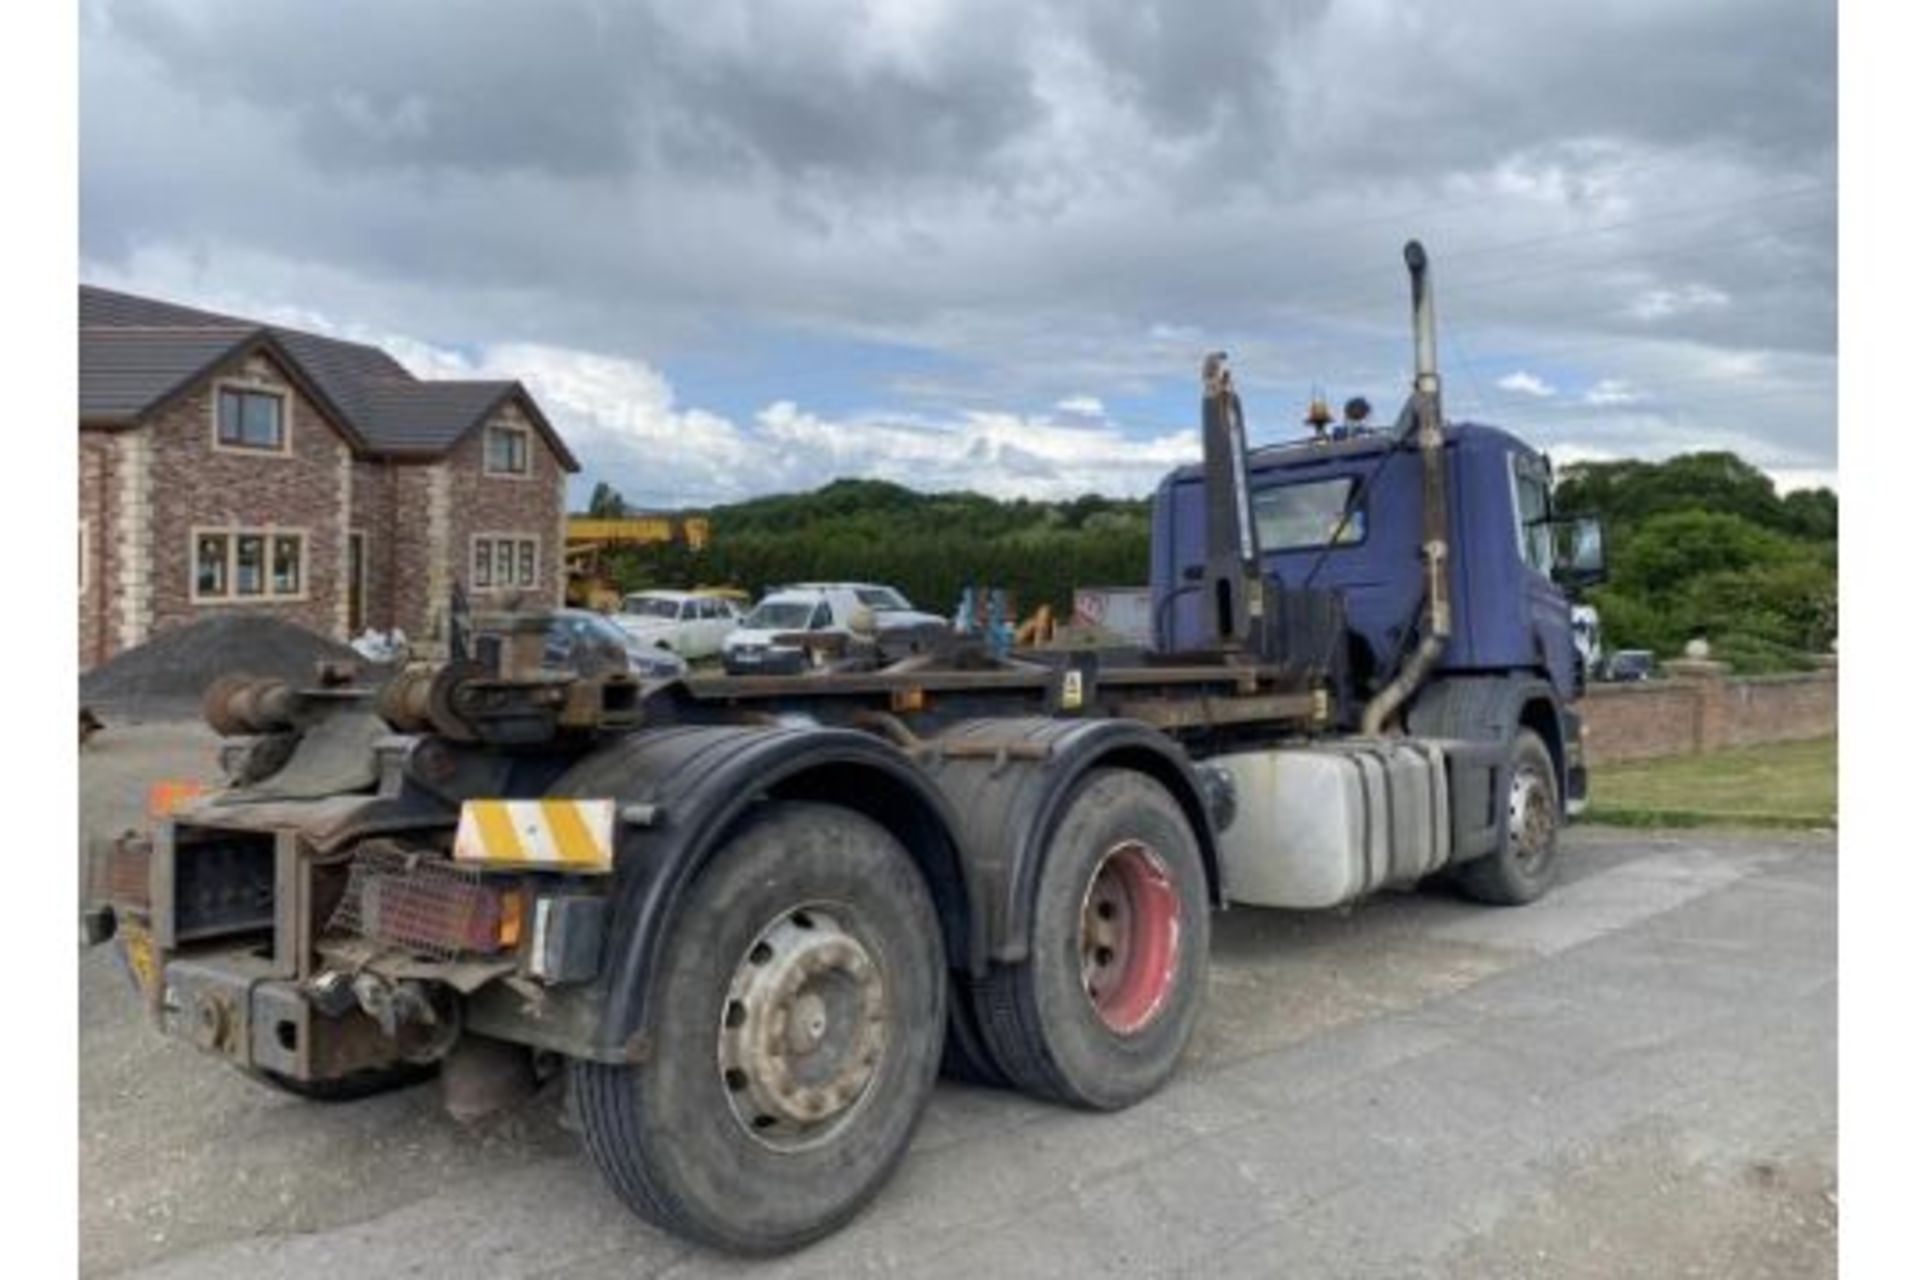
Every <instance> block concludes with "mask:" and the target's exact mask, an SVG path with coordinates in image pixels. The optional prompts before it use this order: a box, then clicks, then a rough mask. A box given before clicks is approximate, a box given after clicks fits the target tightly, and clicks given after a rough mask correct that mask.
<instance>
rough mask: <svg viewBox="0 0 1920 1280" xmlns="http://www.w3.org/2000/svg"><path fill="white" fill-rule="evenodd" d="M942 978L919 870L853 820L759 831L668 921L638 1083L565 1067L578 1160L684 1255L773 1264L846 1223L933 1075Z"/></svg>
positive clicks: (762, 824)
mask: <svg viewBox="0 0 1920 1280" xmlns="http://www.w3.org/2000/svg"><path fill="white" fill-rule="evenodd" d="M946 992H947V973H946V965H945V958H944V954H943V948H942V944H941V932H940V921H939V917H938V916H937V915H936V913H935V911H934V906H933V900H932V897H931V896H930V894H929V893H928V891H927V887H926V883H925V882H924V881H923V880H922V879H921V876H920V872H919V870H918V868H916V867H915V866H914V863H913V861H912V859H911V858H910V857H909V856H908V854H907V852H906V850H905V849H904V848H902V847H901V845H900V843H899V842H898V841H897V840H895V839H894V838H893V836H892V835H890V834H889V833H888V832H887V831H886V830H885V829H884V828H882V827H880V826H879V825H877V824H876V823H874V822H872V821H870V820H869V819H867V818H865V817H863V816H861V815H859V814H857V813H853V812H851V811H849V810H846V809H840V808H836V807H833V806H830V805H819V804H801V803H791V802H782V803H777V804H770V805H767V806H766V807H765V808H764V809H763V810H762V811H761V812H760V813H758V814H756V815H755V816H754V817H752V818H750V819H749V820H748V821H747V823H746V824H745V825H744V826H743V827H742V828H741V829H740V830H739V831H738V833H737V834H735V835H734V836H733V837H732V838H731V839H730V840H729V841H728V843H727V845H726V847H725V848H723V849H721V850H720V851H719V853H717V854H716V855H715V857H714V859H713V861H712V862H711V863H710V864H708V866H707V867H706V868H705V869H704V870H702V871H701V872H700V874H699V877H698V878H697V879H696V880H695V882H694V884H693V886H692V887H691V888H690V889H689V890H688V892H687V895H686V898H685V899H684V901H683V902H682V903H681V904H680V907H679V908H678V911H677V917H676V922H675V924H674V926H673V929H672V932H671V934H670V935H669V937H668V939H667V945H666V950H665V953H664V961H663V963H662V965H661V969H660V972H659V973H658V975H657V976H656V977H655V979H654V988H653V991H652V995H651V998H652V1007H651V1008H652V1012H651V1026H650V1027H649V1029H648V1030H649V1037H650V1042H651V1045H652V1051H651V1055H650V1058H649V1060H648V1061H647V1062H646V1063H645V1064H644V1065H640V1066H608V1065H604V1064H598V1063H579V1062H577V1063H574V1064H573V1065H572V1067H571V1070H572V1072H573V1080H572V1083H573V1087H574V1091H575V1095H576V1097H577V1098H578V1099H579V1111H580V1119H581V1127H582V1129H583V1131H584V1135H585V1138H586V1145H587V1149H588V1151H589V1152H590V1153H591V1154H592V1156H593V1159H594V1162H595V1163H596V1164H597V1165H598V1166H599V1168H600V1170H601V1172H602V1173H603V1174H604V1175H605V1176H606V1178H607V1181H608V1182H609V1184H611V1186H612V1188H613V1190H614V1192H615V1194H617V1195H618V1196H619V1197H620V1199H621V1200H622V1201H624V1202H625V1203H626V1205H627V1206H628V1207H629V1208H631V1209H632V1210H634V1211H635V1212H636V1213H638V1214H640V1215H641V1216H642V1217H644V1218H646V1219H648V1220H649V1221H651V1222H654V1223H656V1224H657V1225H659V1226H662V1227H664V1228H666V1229H668V1230H670V1231H673V1232H676V1233H678V1234H680V1235H683V1236H687V1237H689V1238H692V1239H695V1240H698V1241H700V1242H702V1243H705V1244H710V1245H713V1246H716V1247H718V1248H723V1249H729V1250H734V1251H738V1252H744V1253H775V1252H779V1251H782V1250H786V1249H791V1248H795V1247H797V1246H799V1245H802V1244H805V1243H806V1242H808V1241H810V1240H813V1239H816V1238H818V1237H820V1236H823V1235H826V1234H827V1233H829V1232H831V1231H833V1230H834V1229H835V1228H837V1227H839V1226H840V1225H842V1224H843V1223H845V1222H846V1221H847V1220H848V1219H850V1218H851V1217H853V1215H854V1214H855V1213H857V1212H858V1211H859V1209H860V1208H861V1207H862V1206H863V1205H865V1204H866V1202H867V1201H868V1200H870V1199H871V1198H872V1197H873V1196H874V1195H875V1194H876V1193H877V1192H878V1191H879V1189H880V1187H881V1185H882V1184H883V1183H885V1181H886V1179H887V1177H888V1176H889V1175H890V1174H891V1173H892V1172H893V1169H894V1166H895V1165H896V1164H898V1162H899V1160H900V1158H901V1157H902V1156H903V1155H904V1154H905V1152H906V1149H907V1143H908V1141H909V1140H910V1139H911V1138H912V1136H913V1131H914V1128H915V1126H916V1125H917V1124H918V1123H919V1119H920V1114H921V1112H922V1111H923V1110H924V1109H925V1106H926V1102H927V1099H928V1097H929V1095H930V1094H931V1092H932V1089H933V1082H934V1077H935V1074H936V1072H937V1070H938V1068H939V1064H940V1050H941V1040H942V1034H943V1031H944V1021H945V1016H946Z"/></svg>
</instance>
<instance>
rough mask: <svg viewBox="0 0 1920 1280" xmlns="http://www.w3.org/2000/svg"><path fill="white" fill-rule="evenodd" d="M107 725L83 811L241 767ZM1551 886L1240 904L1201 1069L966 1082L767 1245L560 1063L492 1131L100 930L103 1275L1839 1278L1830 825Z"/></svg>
mask: <svg viewBox="0 0 1920 1280" xmlns="http://www.w3.org/2000/svg"><path fill="white" fill-rule="evenodd" d="M212 748H213V741H212V737H211V735H210V734H208V733H207V732H206V731H205V730H203V729H199V728H198V727H197V726H192V725H178V724H175V725H147V726H135V727H128V726H119V725H115V726H110V727H109V729H108V730H107V731H106V732H104V733H103V734H102V735H101V736H100V737H98V738H96V739H95V741H94V743H93V744H91V745H90V746H89V747H87V748H86V749H85V750H84V751H83V752H82V753H81V787H82V796H83V810H84V812H83V815H82V820H83V823H84V822H86V821H93V822H98V823H103V824H108V825H126V824H128V823H130V822H133V821H134V820H135V819H136V818H137V816H138V814H139V812H140V808H141V805H142V802H143V797H144V788H145V783H146V781H148V780H150V779H153V778H157V777H162V776H183V775H185V774H188V773H200V774H202V775H208V776H210V775H211V773H212V768H213V757H212ZM1563 854H1564V856H1563V881H1562V884H1561V885H1560V887H1559V888H1558V889H1557V890H1556V891H1555V892H1554V893H1553V894H1552V895H1551V896H1549V897H1548V898H1546V899H1544V900H1543V901H1541V902H1539V903H1536V904H1534V905H1533V906H1530V907H1526V908H1520V909H1504V910H1503V909H1497V908H1489V907H1482V906H1476V905H1473V904H1470V903H1466V902H1462V901H1459V900H1456V899H1454V898H1452V897H1449V896H1446V895H1444V894H1440V893H1424V892H1423V893H1413V894H1392V895H1386V896H1383V897H1380V898H1377V899H1375V900H1372V901H1370V902H1368V903H1365V904H1363V905H1361V906H1360V907H1358V908H1356V909H1354V910H1351V911H1348V912H1336V913H1316V914H1302V913H1289V912H1278V911H1263V910H1252V909H1238V908H1237V909H1234V910H1231V911H1228V912H1226V913H1224V914H1222V915H1219V916H1217V917H1216V918H1215V924H1214V946H1213V969H1212V974H1213V976H1212V986H1211V989H1210V991H1209V993H1208V1003H1207V1009H1206V1013H1205V1015H1204V1017H1203V1019H1202V1023H1201V1028H1200V1031H1199V1033H1198V1035H1197V1036H1196V1038H1195V1042H1194V1044H1193V1046H1192V1048H1191V1049H1190V1051H1189V1053H1188V1056H1187V1059H1186V1061H1185V1062H1184V1064H1183V1066H1182V1069H1181V1071H1180V1073H1179V1074H1178V1075H1177V1076H1176V1077H1175V1078H1174V1080H1173V1082H1172V1083H1171V1084H1170V1085H1169V1086H1168V1087H1167V1088H1166V1089H1165V1090H1163V1091H1162V1092H1161V1093H1160V1094H1158V1095H1156V1096H1155V1097H1153V1098H1151V1099H1149V1100H1147V1101H1146V1102H1144V1103H1142V1104H1141V1105H1139V1106H1137V1107H1135V1108H1133V1109H1132V1110H1130V1111H1127V1112H1125V1113H1122V1114H1119V1115H1086V1114H1080V1113H1076V1112H1071V1111H1066V1110H1062V1109H1059V1108H1055V1107H1049V1106H1043V1105H1039V1104H1036V1103H1033V1102H1029V1101H1027V1100H1026V1099H1024V1098H1021V1097H1018V1096H1016V1095H1012V1094H1004V1093H996V1092H993V1091H987V1090H979V1089H971V1088H964V1087H961V1086H957V1085H952V1084H948V1083H945V1082H942V1084H941V1086H940V1088H939V1090H938V1091H937V1093H936V1095H935V1098H934V1101H933V1105H932V1106H931V1108H930V1109H929V1111H928V1113H927V1116H926V1119H925V1121H924V1123H923V1124H922V1127H921V1129H920V1132H919V1135H918V1137H917V1139H916V1141H915V1143H914V1148H913V1150H912V1152H911V1153H910V1155H909V1157H908V1159H907V1161H906V1163H905V1164H904V1165H903V1167H902V1168H901V1170H900V1172H899V1174H898V1175H897V1176H896V1177H895V1178H894V1180H893V1181H892V1182H891V1183H890V1184H889V1186H888V1187H887V1188H886V1189H885V1191H883V1193H882V1194H881V1196H880V1198H879V1199H878V1200H877V1201H876V1202H875V1203H874V1204H873V1205H871V1206H870V1207H869V1208H868V1210H867V1211H866V1213H865V1214H864V1215H862V1216H861V1217H860V1218H859V1219H857V1220H856V1221H855V1222H854V1223H853V1224H852V1225H851V1226H850V1227H848V1228H847V1229H846V1230H844V1231H842V1232H841V1233H839V1234H838V1235H836V1236H834V1237H832V1238H830V1239H828V1240H826V1241H824V1242H822V1243H820V1244H818V1245H815V1246H813V1247H812V1248H810V1249H808V1250H805V1251H803V1252H800V1253H798V1254H794V1255H790V1256H788V1257H785V1258H781V1259H777V1260H774V1261H772V1262H768V1263H748V1262H742V1261H738V1260H734V1259H729V1258H725V1257H721V1256H717V1255H714V1254H712V1253H708V1252H705V1251H702V1250H699V1249H695V1248H691V1247H689V1246H686V1245H683V1244H681V1243H679V1242H678V1241H676V1240H674V1239H672V1238H670V1237H668V1236H665V1235H663V1234H661V1233H659V1232H656V1231H653V1230H651V1229H650V1228H648V1227H646V1226H644V1225H643V1224H641V1223H639V1222H638V1221H636V1220H635V1219H633V1218H631V1217H629V1216H628V1215H627V1214H626V1212H625V1211H624V1210H623V1209H622V1208H621V1207H620V1205H619V1204H618V1203H617V1202H616V1201H615V1200H614V1198H613V1197H612V1195H611V1194H610V1193H608V1192H607V1191H606V1190H605V1189H603V1187H602V1186H601V1184H600V1182H599V1180H598V1177H597V1175H596V1174H595V1173H594V1171H593V1169H592V1168H591V1167H590V1166H589V1164H588V1163H587V1161H586V1159H585V1157H584V1156H583V1155H582V1154H580V1153H579V1151H578V1149H577V1143H576V1139H575V1137H574V1136H573V1134H572V1133H570V1132H569V1131H568V1130H567V1129H566V1128H565V1127H564V1125H563V1106H562V1100H561V1099H560V1097H559V1096H558V1095H559V1089H558V1088H557V1087H549V1088H548V1089H547V1090H545V1091H544V1092H543V1093H541V1094H540V1095H538V1096H536V1097H535V1098H534V1099H532V1100H531V1101H529V1102H528V1103H526V1104H525V1105H523V1106H521V1107H518V1108H516V1109H513V1110H511V1111H509V1112H506V1113H504V1114H501V1115H497V1116H495V1117H492V1118H491V1119H489V1120H487V1121H484V1122H481V1123H479V1124H477V1125H474V1126H471V1127H462V1126H460V1125H458V1124H456V1123H455V1122H453V1121H452V1120H450V1119H448V1118H447V1117H446V1116H445V1115H444V1114H443V1113H442V1112H441V1111H440V1109H439V1106H438V1097H437V1091H436V1088H435V1087H434V1086H432V1085H426V1086H421V1087H418V1088H414V1089H410V1090H406V1091H404V1092H401V1093H398V1094H390V1095H387V1096H385V1097H381V1098H376V1099H373V1100H370V1101H366V1102H360V1103H353V1104H347V1105H338V1106H323V1105H318V1104H313V1103H305V1102H300V1101H297V1100H294V1099H291V1098H287V1097H283V1096H281V1095H279V1094H277V1093H275V1092H273V1091H271V1090H269V1089H267V1088H265V1087H263V1086H261V1085H258V1084H255V1083H253V1082H251V1081H249V1080H247V1079H246V1078H244V1077H242V1076H240V1075H239V1074H237V1073H236V1072H234V1071H232V1070H230V1069H228V1068H225V1067H223V1066H221V1065H220V1064H218V1063H216V1062H214V1061H212V1060H211V1059H208V1058H204V1057H202V1056H201V1055H200V1054H198V1053H197V1052H195V1051H194V1050H193V1049H191V1048H189V1047H188V1046H186V1045H184V1044H181V1043H178V1042H174V1041H169V1040H165V1039H162V1038H161V1037H160V1036H159V1035H158V1033H156V1032H154V1031H153V1030H152V1029H151V1028H150V1027H149V1026H148V1025H147V1024H146V1023H145V1021H144V1020H143V1017H142V1014H141V1011H140V1009H139V1007H138V1005H137V1003H136V1000H135V997H134V994H133V990H132V987H131V985H130V983H129V980H128V979H127V977H126V976H125V974H124V973H123V971H122V969H121V967H120V964H119V961H118V957H117V956H116V955H115V954H114V952H113V949H112V948H109V947H103V948H97V949H95V950H93V951H91V952H86V953H83V954H82V956H81V957H80V961H79V969H80V972H79V993H80V994H79V998H80V1024H81V1029H80V1233H81V1234H80V1248H81V1272H82V1274H83V1275H86V1276H107V1275H124V1276H139V1277H155V1278H157V1277H189V1276H190V1277H236V1278H237V1277H247V1278H248V1280H254V1278H258V1277H307V1276H314V1277H327V1280H338V1277H341V1276H413V1277H438V1276H449V1277H460V1278H461V1280H475V1278H476V1277H551V1278H554V1280H559V1278H566V1280H588V1278H590V1277H616V1276H617V1277H633V1276H675V1277H693V1276H711V1275H744V1274H753V1275H756V1276H758V1275H766V1276H847V1275H880V1274H894V1273H911V1274H916V1275H929V1276H968V1277H980V1276H994V1277H1001V1276H1026V1275H1064V1274H1083V1273H1111V1274H1133V1275H1191V1274H1205V1275H1206V1276H1208V1277H1209V1278H1210V1280H1211V1278H1213V1277H1233V1276H1267V1275H1274V1274H1280V1273H1283V1272H1284V1273H1290V1274H1294V1275H1303V1276H1343V1277H1348V1276H1360V1277H1371V1276H1378V1277H1396V1278H1398V1277H1428V1276H1430V1277H1461V1278H1465V1277H1476V1278H1478V1277H1530V1276H1539V1277H1548V1276H1551V1277H1594V1278H1596V1280H1597V1278H1599V1277H1612V1276H1619V1275H1629V1274H1630V1275H1635V1276H1643V1277H1661V1276H1675V1277H1679V1276H1725V1275H1739V1276H1743V1277H1770V1276H1779V1277H1795V1278H1796V1280H1798V1278H1801V1277H1818V1276H1826V1275H1832V1274H1833V1273H1834V1270H1835V1256H1834V1255H1835V1223H1836V1219H1837V1217H1838V1192H1837V1187H1836V1185H1835V1163H1834V1161H1835V1132H1836V1120H1835V1111H1836V1093H1837V1087H1836V1076H1835V1043H1836V1021H1837V1018H1836V1008H1835V1005H1836V980H1837V956H1836V914H1837V895H1836V886H1835V880H1836V877H1835V848H1834V840H1833V837H1832V836H1831V835H1788V834H1766V835H1758V834H1754V835H1747V834H1729V833H1696V832H1686V833H1648V832H1631V833H1629V832H1612V831H1605V830H1600V829H1591V828H1576V829H1575V830H1574V831H1572V832H1570V833H1569V834H1568V835H1567V836H1566V838H1565V844H1564V846H1563Z"/></svg>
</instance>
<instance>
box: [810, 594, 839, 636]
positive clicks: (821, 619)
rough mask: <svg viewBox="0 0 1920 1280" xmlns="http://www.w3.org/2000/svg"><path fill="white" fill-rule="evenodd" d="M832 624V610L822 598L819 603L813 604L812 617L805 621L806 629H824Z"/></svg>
mask: <svg viewBox="0 0 1920 1280" xmlns="http://www.w3.org/2000/svg"><path fill="white" fill-rule="evenodd" d="M832 625H833V610H831V609H829V608H828V607H827V602H826V601H825V600H822V601H821V602H820V603H819V604H817V605H815V606H813V617H812V618H810V619H809V620H808V621H807V629H808V630H810V631H824V630H826V629H827V628H828V627H830V626H832Z"/></svg>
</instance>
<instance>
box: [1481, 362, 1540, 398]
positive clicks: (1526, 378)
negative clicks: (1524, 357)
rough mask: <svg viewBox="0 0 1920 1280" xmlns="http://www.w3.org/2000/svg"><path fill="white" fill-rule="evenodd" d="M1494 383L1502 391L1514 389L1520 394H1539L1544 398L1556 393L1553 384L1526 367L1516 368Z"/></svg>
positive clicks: (1513, 390) (1538, 395)
mask: <svg viewBox="0 0 1920 1280" xmlns="http://www.w3.org/2000/svg"><path fill="white" fill-rule="evenodd" d="M1494 385H1495V386H1497V387H1499V388H1500V389H1501V390H1502V391H1512V392H1515V393H1517V394H1519V395H1526V396H1537V397H1540V398H1542V399H1544V398H1545V397H1547V396H1550V395H1552V394H1553V393H1554V392H1553V386H1552V385H1551V384H1550V383H1548V382H1547V381H1546V379H1544V378H1542V377H1540V376H1538V375H1537V374H1532V373H1528V372H1527V371H1526V370H1525V369H1515V370H1514V371H1513V372H1512V373H1510V374H1508V375H1507V376H1506V377H1504V378H1502V379H1500V380H1499V381H1498V382H1496V383H1495V384H1494Z"/></svg>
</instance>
